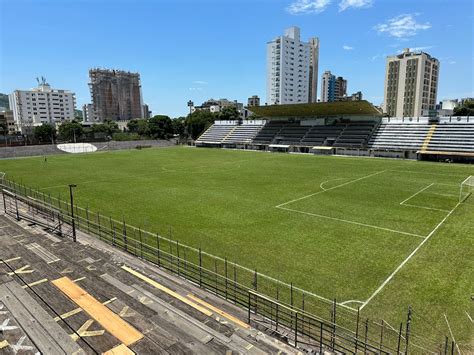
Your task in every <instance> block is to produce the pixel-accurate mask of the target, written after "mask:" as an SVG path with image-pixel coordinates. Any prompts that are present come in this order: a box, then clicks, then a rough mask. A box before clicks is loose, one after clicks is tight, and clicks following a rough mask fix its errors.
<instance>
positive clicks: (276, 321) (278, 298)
mask: <svg viewBox="0 0 474 355" xmlns="http://www.w3.org/2000/svg"><path fill="white" fill-rule="evenodd" d="M279 285H280V283H278V282H277V294H276V300H277V305H276V310H275V313H276V314H275V323H276V324H275V330H276V331H278V323H279V321H280V319H279V316H280V302H279V300H280V287H279Z"/></svg>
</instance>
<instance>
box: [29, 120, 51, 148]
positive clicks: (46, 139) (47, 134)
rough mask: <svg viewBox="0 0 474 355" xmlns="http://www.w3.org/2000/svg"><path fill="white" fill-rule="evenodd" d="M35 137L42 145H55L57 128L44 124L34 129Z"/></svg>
mask: <svg viewBox="0 0 474 355" xmlns="http://www.w3.org/2000/svg"><path fill="white" fill-rule="evenodd" d="M33 135H34V137H35V139H36V140H38V141H39V142H40V143H53V142H54V140H55V139H56V127H55V126H53V125H52V124H49V123H43V124H42V125H41V126H36V127H35V128H34V129H33Z"/></svg>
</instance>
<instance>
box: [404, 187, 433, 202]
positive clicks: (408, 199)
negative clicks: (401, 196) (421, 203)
mask: <svg viewBox="0 0 474 355" xmlns="http://www.w3.org/2000/svg"><path fill="white" fill-rule="evenodd" d="M434 184H435V183H434V182H433V183H431V184H429V185H428V186H426V187H425V188H423V189H421V190H420V191H418V192H416V193H414V194H413V195H411V196H410V197H408V198H407V199H406V200H403V201H402V202H400V205H403V204H404V203H405V202H408V201H410V200H411V199H412V198H413V197H415V196H417V195H419V194H421V193H422V192H423V191H426V190H428V189H429V188H430V187H431V186H433V185H434Z"/></svg>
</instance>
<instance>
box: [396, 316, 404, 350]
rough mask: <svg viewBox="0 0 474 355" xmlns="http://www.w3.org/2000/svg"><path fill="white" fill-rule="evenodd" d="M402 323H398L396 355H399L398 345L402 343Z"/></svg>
mask: <svg viewBox="0 0 474 355" xmlns="http://www.w3.org/2000/svg"><path fill="white" fill-rule="evenodd" d="M402 329H403V322H400V330H399V331H398V344H397V354H400V343H401V341H402Z"/></svg>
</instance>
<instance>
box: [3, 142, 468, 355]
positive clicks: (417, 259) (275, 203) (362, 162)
mask: <svg viewBox="0 0 474 355" xmlns="http://www.w3.org/2000/svg"><path fill="white" fill-rule="evenodd" d="M0 171H4V172H6V173H7V177H8V178H10V179H15V180H16V181H18V182H20V181H21V182H23V183H24V184H26V185H30V186H33V187H36V188H38V189H41V191H43V192H47V193H51V194H52V195H54V196H57V195H58V194H61V196H63V198H66V196H67V193H68V190H67V184H69V183H75V184H77V185H78V187H77V189H76V193H75V196H76V200H77V203H78V205H79V206H82V207H86V206H89V208H90V209H91V210H94V211H100V212H101V213H103V214H105V215H111V216H112V217H115V218H117V219H121V218H122V216H126V219H127V222H128V223H129V224H132V225H137V226H142V227H143V228H144V229H147V230H150V231H154V232H160V233H162V234H167V233H169V232H168V231H169V229H170V227H171V230H172V236H173V239H177V240H179V241H180V242H181V243H183V244H187V245H190V246H194V247H199V246H201V247H202V249H203V250H205V251H207V252H209V253H212V254H215V255H218V256H221V257H228V258H229V260H232V261H234V260H235V261H236V262H237V263H239V264H240V265H243V266H246V267H249V268H252V269H254V268H256V269H258V271H259V272H262V273H265V274H267V275H269V276H272V277H275V278H278V279H280V280H282V281H285V282H293V283H294V284H295V285H296V286H298V287H300V288H303V289H306V290H308V291H311V292H314V293H316V294H318V295H321V296H323V297H326V298H328V299H333V298H334V297H336V298H337V300H338V302H340V303H344V304H346V305H347V306H350V307H353V308H357V307H362V314H363V315H364V317H370V318H375V319H381V318H383V319H385V320H386V321H388V322H389V323H391V324H393V325H397V324H399V322H400V321H402V320H405V314H406V309H407V307H408V305H409V304H411V305H412V306H413V309H414V315H415V317H416V318H415V321H414V326H415V327H416V329H417V330H418V331H419V332H421V333H423V334H429V335H433V336H436V337H439V336H440V335H449V330H448V327H447V323H446V318H445V316H444V315H446V317H447V318H448V321H449V324H450V326H451V329H452V332H453V335H454V337H455V339H456V341H457V342H458V343H460V344H461V346H463V347H464V348H465V349H466V348H468V347H469V346H471V347H472V346H473V345H474V341H473V335H474V331H473V325H474V324H473V322H472V320H471V318H474V306H473V301H472V300H471V297H472V296H473V295H474V290H473V288H472V287H473V281H474V243H473V241H474V197H473V196H471V197H470V198H469V199H468V200H467V201H466V202H465V203H462V204H458V201H459V189H460V183H461V182H462V181H463V180H464V179H465V178H466V177H468V176H469V175H474V167H473V166H469V165H452V164H436V163H426V162H416V161H402V160H384V159H366V158H349V157H326V156H310V155H292V154H277V153H275V154H271V153H262V152H250V151H231V150H218V149H194V148H183V147H177V148H166V149H149V150H141V151H138V150H137V151H135V150H134V151H120V152H103V153H94V154H80V155H72V154H70V155H57V156H50V157H48V161H47V163H45V162H44V159H43V158H41V157H35V158H25V159H17V160H3V161H0ZM471 349H472V348H471Z"/></svg>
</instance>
